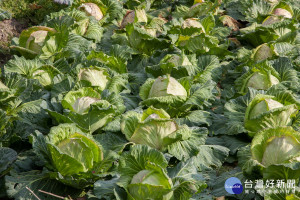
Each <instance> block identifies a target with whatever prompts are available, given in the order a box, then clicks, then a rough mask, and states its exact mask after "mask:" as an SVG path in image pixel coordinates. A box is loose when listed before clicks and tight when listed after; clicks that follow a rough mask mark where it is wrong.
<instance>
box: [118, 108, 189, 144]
mask: <svg viewBox="0 0 300 200" xmlns="http://www.w3.org/2000/svg"><path fill="white" fill-rule="evenodd" d="M121 131H122V132H123V134H125V136H126V138H127V140H129V141H130V142H134V143H136V144H146V145H148V146H150V147H152V148H155V149H158V150H165V149H167V147H168V145H170V144H172V143H174V142H176V141H178V140H180V138H179V137H178V138H176V135H177V136H178V135H184V136H185V137H186V138H188V137H189V136H190V134H191V132H190V131H189V129H187V127H186V126H179V125H178V124H177V123H176V122H175V121H174V120H172V119H170V116H169V115H168V113H166V112H165V111H164V110H162V109H155V108H153V107H150V108H148V109H147V110H145V111H144V112H143V114H138V113H136V112H134V111H131V112H128V113H126V114H125V115H124V116H123V118H122V121H121Z"/></svg>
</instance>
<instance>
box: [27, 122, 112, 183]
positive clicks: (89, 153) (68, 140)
mask: <svg viewBox="0 0 300 200" xmlns="http://www.w3.org/2000/svg"><path fill="white" fill-rule="evenodd" d="M32 141H33V147H34V149H35V150H36V151H37V152H41V151H42V152H43V153H40V154H41V156H43V158H44V159H45V160H46V161H47V164H46V166H47V168H48V169H49V170H51V171H52V173H53V176H55V177H57V179H58V180H60V181H61V182H63V183H65V184H67V185H70V186H72V187H76V188H83V187H86V186H88V185H89V184H91V183H93V181H95V180H97V179H99V177H97V176H96V175H97V174H100V173H102V172H104V171H106V170H107V168H105V169H104V167H101V166H104V165H102V162H103V160H104V153H103V148H102V146H101V145H100V144H99V143H98V142H97V141H96V140H95V139H94V138H93V137H92V136H91V135H90V134H86V133H84V132H82V131H81V129H79V128H78V127H76V125H75V124H60V125H59V126H56V127H52V128H51V130H50V133H49V134H48V135H47V136H43V135H42V134H41V133H39V134H37V135H34V136H33V137H32ZM41 147H43V148H42V149H41Z"/></svg>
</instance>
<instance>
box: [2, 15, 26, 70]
mask: <svg viewBox="0 0 300 200" xmlns="http://www.w3.org/2000/svg"><path fill="white" fill-rule="evenodd" d="M27 27H28V22H27V20H26V19H22V20H16V19H9V20H4V21H0V66H3V65H4V64H5V63H6V62H7V61H8V60H9V59H10V57H11V55H10V54H9V45H10V43H11V39H12V38H13V37H18V36H19V35H20V33H21V32H22V30H23V29H25V28H27Z"/></svg>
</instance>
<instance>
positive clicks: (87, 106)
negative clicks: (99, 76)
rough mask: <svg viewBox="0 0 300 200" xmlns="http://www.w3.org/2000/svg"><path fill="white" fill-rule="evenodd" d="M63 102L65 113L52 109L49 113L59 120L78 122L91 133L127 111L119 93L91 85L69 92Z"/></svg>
mask: <svg viewBox="0 0 300 200" xmlns="http://www.w3.org/2000/svg"><path fill="white" fill-rule="evenodd" d="M61 104H62V107H63V108H64V111H63V114H61V113H58V112H56V111H51V110H48V113H49V114H50V115H51V116H52V117H53V118H54V119H55V120H56V121H58V122H64V123H76V124H77V125H78V126H79V127H81V128H82V129H84V130H86V131H87V132H90V133H93V132H95V131H96V130H98V129H101V128H104V127H105V126H106V125H107V124H108V123H110V122H111V121H112V120H113V118H114V117H117V116H118V115H120V114H122V113H123V112H124V111H125V105H124V102H123V99H122V97H121V96H120V95H119V94H115V93H111V92H109V91H107V90H104V91H97V90H94V89H93V88H90V87H84V88H81V89H79V90H77V91H70V92H68V93H67V94H66V95H65V97H64V98H63V100H62V102H61Z"/></svg>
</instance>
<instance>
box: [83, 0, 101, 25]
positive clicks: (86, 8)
mask: <svg viewBox="0 0 300 200" xmlns="http://www.w3.org/2000/svg"><path fill="white" fill-rule="evenodd" d="M78 9H79V10H81V11H83V12H85V13H86V15H88V16H93V17H95V19H96V20H98V21H99V20H101V19H102V18H103V13H102V11H101V9H100V8H99V7H98V5H97V4H94V3H83V4H81V6H79V7H78Z"/></svg>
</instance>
